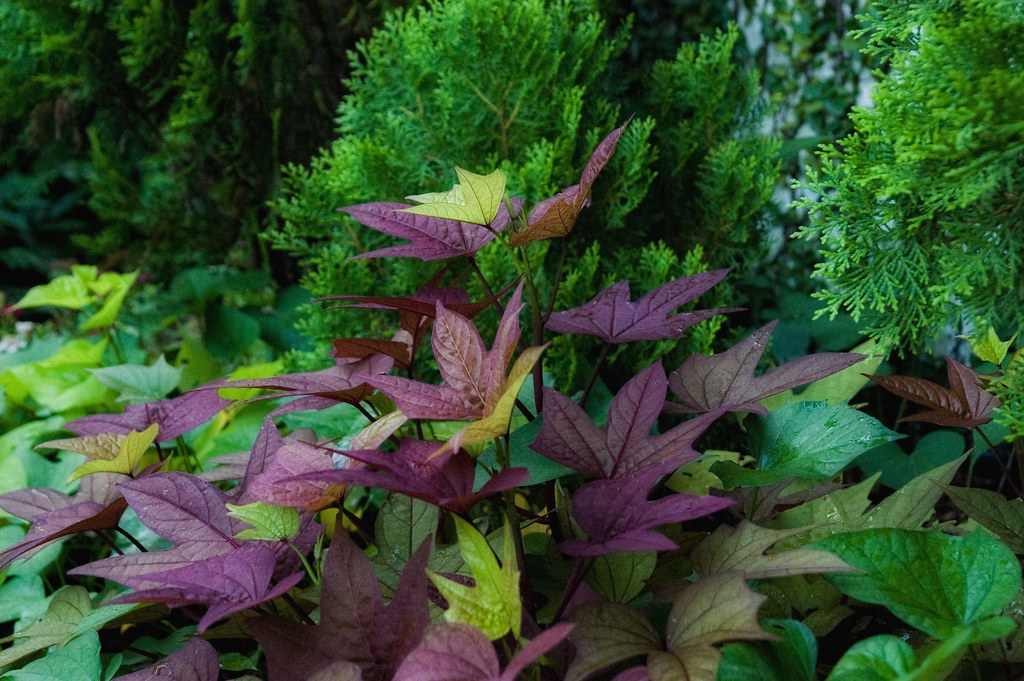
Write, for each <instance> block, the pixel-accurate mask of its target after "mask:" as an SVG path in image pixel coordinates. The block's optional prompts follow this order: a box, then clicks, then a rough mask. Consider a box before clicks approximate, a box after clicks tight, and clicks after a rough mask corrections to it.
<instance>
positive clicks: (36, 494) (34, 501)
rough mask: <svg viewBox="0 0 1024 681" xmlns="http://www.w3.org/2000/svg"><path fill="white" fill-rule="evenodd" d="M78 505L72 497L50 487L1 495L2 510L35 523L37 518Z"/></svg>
mask: <svg viewBox="0 0 1024 681" xmlns="http://www.w3.org/2000/svg"><path fill="white" fill-rule="evenodd" d="M75 503H77V502H76V501H75V500H74V499H73V498H72V497H70V496H68V495H67V494H64V493H62V492H58V491H57V490H55V489H51V488H50V487H29V488H26V489H19V490H15V491H13V492H7V493H6V494H0V509H2V510H4V511H7V512H8V513H10V514H11V515H13V516H15V517H16V518H21V519H22V520H27V521H29V522H33V521H34V520H35V518H36V516H38V515H41V514H44V513H50V512H52V511H56V510H59V509H62V508H67V507H68V506H71V505H72V504H75Z"/></svg>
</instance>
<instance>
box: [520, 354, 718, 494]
mask: <svg viewBox="0 0 1024 681" xmlns="http://www.w3.org/2000/svg"><path fill="white" fill-rule="evenodd" d="M665 386H666V380H665V371H664V370H663V369H662V368H661V363H660V362H658V363H655V364H652V365H651V366H649V367H647V368H646V369H644V370H643V371H641V372H640V373H639V374H637V375H636V376H634V377H633V378H632V379H630V380H629V382H628V383H626V385H624V386H623V387H622V389H621V390H620V391H619V392H618V394H617V395H616V396H615V397H614V399H612V403H611V405H610V406H609V408H608V421H607V425H606V427H605V428H603V429H602V428H598V427H597V426H596V425H594V422H593V421H591V419H590V417H589V416H587V414H586V412H584V411H583V409H582V407H580V406H579V405H578V404H576V403H575V402H573V401H572V400H570V399H569V398H568V397H566V396H564V395H562V394H561V393H559V392H557V391H555V390H551V389H550V388H544V421H543V423H542V425H541V429H540V432H539V433H538V434H537V437H536V439H534V441H533V442H532V443H531V444H530V449H532V450H533V451H535V452H537V453H538V454H540V455H542V456H544V457H546V458H548V459H551V460H552V461H555V462H557V463H560V464H562V465H564V466H568V467H569V468H572V469H573V470H576V471H579V472H580V473H583V474H584V475H587V476H589V477H591V478H617V477H623V476H627V475H632V474H634V473H637V472H640V471H643V470H646V469H648V468H651V467H659V468H660V467H662V466H664V465H670V466H671V467H673V468H678V467H679V466H682V465H684V464H686V463H689V462H690V461H692V460H693V459H695V458H697V456H698V453H697V452H696V451H695V450H694V449H693V446H692V445H693V443H694V442H695V441H696V440H697V438H699V437H700V436H701V434H703V432H704V431H705V430H706V429H707V427H708V426H710V425H711V423H712V422H713V421H714V420H715V419H717V418H718V417H719V416H720V415H721V414H720V413H719V412H711V413H708V414H701V415H700V416H698V417H697V418H694V419H691V420H689V421H686V422H684V423H681V424H679V425H678V426H676V427H675V428H672V429H671V430H669V431H667V432H665V433H663V434H661V435H657V436H651V435H650V430H651V427H652V426H653V425H654V423H655V421H656V420H657V418H658V415H659V414H660V413H661V408H662V405H663V404H664V402H665Z"/></svg>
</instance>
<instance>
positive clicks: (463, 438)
mask: <svg viewBox="0 0 1024 681" xmlns="http://www.w3.org/2000/svg"><path fill="white" fill-rule="evenodd" d="M545 349H547V345H537V346H534V347H532V348H527V349H525V350H523V352H522V354H520V355H519V357H518V358H517V359H516V361H515V364H513V365H512V370H511V371H510V372H509V375H508V378H506V379H505V383H504V384H503V388H504V390H503V391H502V393H501V397H499V398H498V401H497V402H496V403H495V405H494V411H492V412H491V413H490V414H487V415H486V416H484V417H483V418H481V419H477V420H476V421H473V422H471V423H469V424H467V425H466V427H465V428H463V429H462V430H460V431H459V432H457V433H456V434H455V435H453V436H452V439H451V440H450V441H449V443H448V444H447V446H446V447H442V448H441V449H440V450H439V451H443V450H445V449H447V448H448V447H452V448H456V447H459V446H463V445H471V444H476V443H478V442H486V441H487V440H492V439H494V438H496V437H501V436H502V435H506V434H507V433H508V429H509V423H510V422H511V420H512V408H513V407H514V406H515V403H516V397H517V396H518V395H519V390H520V389H521V388H522V387H523V382H525V381H526V377H527V376H529V375H530V371H531V370H533V365H534V364H536V363H537V360H539V359H540V356H541V354H543V352H544V350H545ZM452 442H454V443H456V444H454V445H453V444H451V443H452Z"/></svg>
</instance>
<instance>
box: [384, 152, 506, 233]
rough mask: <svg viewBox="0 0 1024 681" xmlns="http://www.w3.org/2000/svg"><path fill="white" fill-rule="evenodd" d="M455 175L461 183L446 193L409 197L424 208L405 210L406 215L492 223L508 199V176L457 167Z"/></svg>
mask: <svg viewBox="0 0 1024 681" xmlns="http://www.w3.org/2000/svg"><path fill="white" fill-rule="evenodd" d="M455 175H456V176H457V177H458V178H459V183H458V184H456V185H455V186H454V187H452V188H451V189H449V190H448V191H446V192H431V193H429V194H417V195H414V196H407V197H405V198H407V199H409V200H410V201H415V202H416V203H419V204H422V205H420V206H413V207H411V208H403V209H402V212H404V213H413V214H417V215H428V216H431V217H437V218H444V219H446V220H461V221H462V222H468V223H471V224H474V225H489V224H491V222H493V221H494V218H495V217H496V216H497V215H498V207H499V206H501V202H502V199H503V198H504V197H505V179H506V178H505V173H503V172H502V171H501V170H495V171H493V172H492V173H490V174H489V175H477V174H476V173H471V172H469V171H468V170H463V169H462V168H459V167H458V166H456V167H455Z"/></svg>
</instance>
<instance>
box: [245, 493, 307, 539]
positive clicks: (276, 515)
mask: <svg viewBox="0 0 1024 681" xmlns="http://www.w3.org/2000/svg"><path fill="white" fill-rule="evenodd" d="M227 508H228V515H229V516H231V517H232V518H237V519H239V520H241V521H243V522H246V523H249V524H250V525H252V526H253V528H254V529H251V530H242V531H241V532H239V533H238V534H236V535H235V539H266V540H269V541H280V540H283V539H289V538H291V537H294V536H295V533H296V532H298V531H299V512H298V510H297V509H294V508H291V507H290V506H274V505H273V504H265V503H263V502H262V501H254V502H252V503H251V504H244V505H242V506H235V505H234V504H228V505H227Z"/></svg>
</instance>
